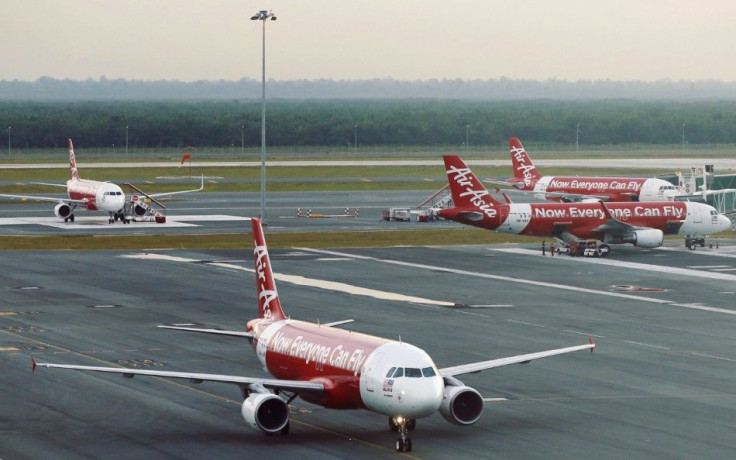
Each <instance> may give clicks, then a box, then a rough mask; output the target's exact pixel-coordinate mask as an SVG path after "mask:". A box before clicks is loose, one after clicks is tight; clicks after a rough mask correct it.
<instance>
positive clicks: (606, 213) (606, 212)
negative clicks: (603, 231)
mask: <svg viewBox="0 0 736 460" xmlns="http://www.w3.org/2000/svg"><path fill="white" fill-rule="evenodd" d="M599 203H600V204H601V207H602V208H603V215H604V216H605V217H606V219H612V220H617V219H616V218H615V217H613V215H611V211H609V210H608V208H607V207H606V205H605V204H603V202H602V201H599Z"/></svg>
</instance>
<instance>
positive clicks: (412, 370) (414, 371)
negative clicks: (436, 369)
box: [406, 367, 422, 377]
mask: <svg viewBox="0 0 736 460" xmlns="http://www.w3.org/2000/svg"><path fill="white" fill-rule="evenodd" d="M406 376H407V377H421V376H422V370H421V369H418V368H416V367H407V368H406Z"/></svg>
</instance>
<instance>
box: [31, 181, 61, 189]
mask: <svg viewBox="0 0 736 460" xmlns="http://www.w3.org/2000/svg"><path fill="white" fill-rule="evenodd" d="M29 183H30V184H33V185H46V186H49V187H64V188H66V184H52V183H49V182H29Z"/></svg>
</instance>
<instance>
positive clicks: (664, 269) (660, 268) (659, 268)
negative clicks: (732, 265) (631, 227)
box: [489, 248, 736, 281]
mask: <svg viewBox="0 0 736 460" xmlns="http://www.w3.org/2000/svg"><path fill="white" fill-rule="evenodd" d="M489 250H490V251H499V252H506V253H510V254H524V255H534V256H539V257H542V255H541V253H540V252H539V251H538V250H531V249H521V248H498V249H496V248H491V249H489ZM701 254H703V253H701ZM555 257H557V256H555ZM555 260H557V259H555ZM559 260H561V261H565V262H574V263H576V264H577V263H588V264H595V265H609V266H612V267H622V268H630V269H634V270H646V271H648V272H660V273H671V274H673V275H683V276H688V277H696V278H708V279H719V280H725V281H736V275H729V274H727V273H717V272H704V271H700V270H692V269H689V268H678V267H669V266H667V265H654V264H642V263H638V262H625V261H622V260H616V259H608V258H602V259H601V258H589V257H574V258H573V257H562V256H561V257H560V259H559Z"/></svg>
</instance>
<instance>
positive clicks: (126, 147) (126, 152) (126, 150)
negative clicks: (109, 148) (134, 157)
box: [125, 125, 128, 157]
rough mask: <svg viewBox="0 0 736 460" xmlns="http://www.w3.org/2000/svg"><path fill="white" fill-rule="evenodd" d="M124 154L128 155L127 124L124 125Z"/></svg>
mask: <svg viewBox="0 0 736 460" xmlns="http://www.w3.org/2000/svg"><path fill="white" fill-rule="evenodd" d="M125 156H126V157H127V156H128V125H125Z"/></svg>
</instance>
